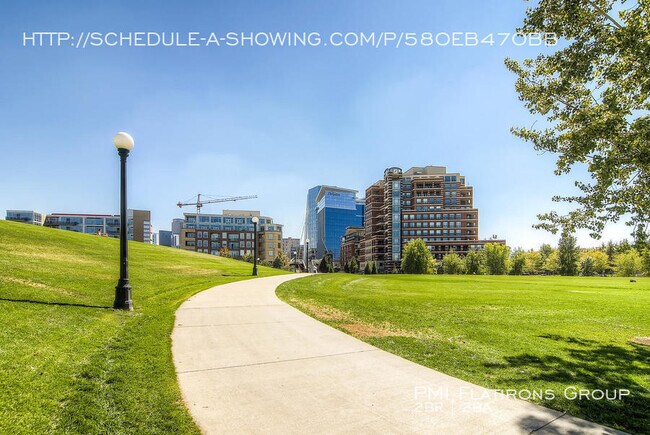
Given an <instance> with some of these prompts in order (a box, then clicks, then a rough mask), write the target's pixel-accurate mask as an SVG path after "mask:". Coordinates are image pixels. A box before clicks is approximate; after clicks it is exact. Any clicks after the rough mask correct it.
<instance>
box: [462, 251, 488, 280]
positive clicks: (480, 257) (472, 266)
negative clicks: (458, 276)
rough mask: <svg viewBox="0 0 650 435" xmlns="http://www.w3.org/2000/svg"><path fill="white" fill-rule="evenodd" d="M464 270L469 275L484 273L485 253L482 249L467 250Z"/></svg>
mask: <svg viewBox="0 0 650 435" xmlns="http://www.w3.org/2000/svg"><path fill="white" fill-rule="evenodd" d="M463 261H464V262H465V272H466V273H468V274H470V275H482V274H484V273H485V255H484V254H483V251H469V252H468V253H467V255H465V258H464V259H463Z"/></svg>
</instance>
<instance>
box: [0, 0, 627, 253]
mask: <svg viewBox="0 0 650 435" xmlns="http://www.w3.org/2000/svg"><path fill="white" fill-rule="evenodd" d="M430 3H431V2H425V1H416V2H412V3H409V4H408V5H395V4H393V3H391V2H387V1H383V2H382V1H379V2H374V3H373V8H372V9H371V8H368V7H367V6H366V5H367V3H366V2H362V1H353V2H342V1H335V2H327V3H326V4H325V3H319V4H314V3H312V4H310V5H306V4H302V3H300V2H286V1H285V2H278V3H276V4H274V5H272V6H271V5H262V6H259V5H258V6H256V7H254V8H251V4H253V3H251V2H241V3H237V2H219V3H218V4H213V3H211V2H198V3H196V4H193V5H192V7H191V8H189V7H188V6H186V5H184V4H182V3H168V4H165V5H157V4H153V3H141V4H139V5H132V4H129V3H128V2H115V3H111V4H110V5H100V4H86V3H85V2H81V1H76V2H69V3H66V4H65V5H53V4H48V3H47V2H34V3H31V4H29V5H21V4H18V3H15V4H6V5H3V6H2V7H1V9H2V11H3V12H4V15H5V16H11V17H12V20H11V22H9V23H7V24H6V25H5V26H3V28H2V29H0V50H1V51H0V55H1V56H2V58H4V59H11V60H12V62H11V68H3V69H2V70H0V87H1V91H2V94H3V95H4V96H5V101H6V103H5V104H4V105H2V106H1V107H0V119H1V120H2V121H0V122H1V123H2V124H1V125H2V127H3V131H4V136H5V137H4V139H5V141H4V145H3V151H4V153H3V154H4V159H3V162H4V165H3V169H4V170H3V172H2V175H0V180H1V181H2V185H3V187H4V188H3V190H2V192H1V193H0V207H2V208H3V209H5V210H6V209H35V210H40V211H43V212H46V213H53V212H72V213H107V214H111V213H115V212H116V211H117V209H118V204H119V203H118V196H117V195H118V188H117V182H118V163H119V161H118V158H117V153H116V152H115V149H114V147H113V145H112V137H113V135H114V134H115V133H116V132H117V131H127V132H129V133H131V134H132V135H133V137H134V139H135V148H134V150H133V151H132V153H131V156H130V158H129V179H130V180H129V208H134V209H147V210H151V212H152V220H153V225H154V228H155V230H161V229H169V228H170V226H171V221H172V219H173V218H175V217H182V214H183V212H184V211H185V210H187V211H190V212H191V208H188V209H184V210H181V209H179V208H178V207H177V206H176V203H177V202H178V201H184V200H186V199H189V198H191V197H193V196H195V195H196V194H197V193H201V194H210V195H223V196H238V195H258V199H256V200H247V201H241V202H236V203H225V204H223V207H222V206H206V207H204V209H203V210H204V212H205V213H219V212H220V211H221V210H223V209H224V208H225V209H233V208H236V209H254V210H260V211H261V212H262V213H263V214H266V215H268V216H271V217H273V218H274V220H275V221H276V222H278V223H281V224H283V225H284V229H285V232H284V236H285V237H298V236H300V234H301V230H302V226H303V222H304V212H305V203H306V196H307V190H308V189H310V188H312V187H314V186H316V185H335V186H339V187H344V188H350V189H355V190H358V191H359V196H360V197H363V192H364V190H365V189H366V188H367V187H368V186H370V185H371V184H372V183H374V182H375V181H377V180H378V179H380V178H381V176H382V174H383V171H384V169H386V168H387V167H392V166H398V167H401V168H403V169H408V168H410V167H412V166H427V165H439V166H446V167H447V169H448V170H449V171H451V172H460V173H463V174H464V175H465V176H466V178H467V183H468V184H469V185H472V186H474V189H475V201H476V202H475V205H476V207H477V208H478V209H479V213H480V224H479V229H480V234H479V236H480V237H481V238H489V237H490V236H491V235H492V234H497V235H498V236H499V237H500V238H505V239H506V240H507V242H508V244H509V245H510V246H511V247H518V246H521V247H523V248H526V249H529V248H535V247H537V246H539V245H540V244H541V243H543V242H549V243H552V244H555V241H556V240H557V238H558V236H553V235H550V234H548V233H546V232H543V231H539V230H534V229H533V228H531V225H532V224H534V223H535V222H536V221H537V220H536V217H535V216H536V215H537V214H538V213H541V212H545V211H548V210H550V209H558V210H563V209H565V208H564V207H563V206H561V205H559V204H554V203H552V202H551V197H552V196H553V195H555V194H567V193H570V192H573V191H574V187H573V181H572V179H571V178H567V177H556V176H555V175H553V169H554V157H553V156H551V155H538V154H537V153H536V152H535V151H534V150H533V149H532V147H531V146H530V145H529V144H526V143H523V142H521V141H520V140H519V139H517V138H515V137H514V136H512V135H511V134H510V132H509V128H510V127H512V126H518V125H527V126H530V125H532V124H533V123H535V122H541V120H539V119H536V118H534V117H533V116H531V115H530V114H529V113H528V112H527V110H526V109H525V108H524V107H523V106H522V103H521V102H520V101H518V98H517V95H516V93H515V90H514V82H515V77H514V76H513V75H512V74H510V73H509V72H508V71H507V70H506V68H505V66H504V65H503V59H504V58H505V57H506V56H511V57H515V58H518V59H521V58H524V57H532V56H535V55H536V54H537V53H539V52H540V51H541V50H543V48H540V47H529V46H522V47H518V46H515V45H514V44H506V45H504V46H480V47H450V46H447V47H412V48H400V49H396V48H392V47H383V48H379V49H374V48H372V47H323V46H321V47H230V48H226V47H224V48H223V50H222V49H211V48H208V47H169V48H167V47H113V48H111V47H94V48H88V49H78V50H77V49H74V48H71V47H24V46H23V45H22V43H23V41H22V34H23V32H36V31H69V32H71V33H74V32H81V31H86V32H91V31H101V32H108V31H140V30H143V31H152V30H157V31H169V32H182V33H187V32H192V31H196V32H204V33H209V32H211V31H224V32H225V31H236V32H255V31H259V32H261V31H298V32H311V31H314V32H316V31H317V32H322V33H328V32H330V33H331V32H336V31H342V32H346V31H355V32H362V31H364V32H371V31H377V32H379V31H386V30H392V31H409V32H411V31H412V32H424V31H434V32H437V31H446V32H453V31H472V32H477V33H480V34H488V33H491V32H514V30H515V29H516V28H517V27H518V26H520V25H521V23H522V20H523V17H524V13H525V8H526V6H527V4H526V3H525V2H523V1H522V2H515V3H512V4H508V5H506V4H501V3H493V4H485V3H483V2H478V1H461V2H453V1H450V0H448V1H442V2H437V3H436V4H430ZM116 23H119V24H116ZM574 172H575V171H574ZM585 174H586V172H584V171H583V172H581V171H580V170H577V177H578V178H581V177H584V176H585ZM630 232H631V229H630V228H628V227H625V226H623V225H611V226H610V227H609V228H608V230H607V231H606V232H605V234H604V235H603V238H602V239H601V240H599V241H592V240H591V239H590V238H589V237H588V236H585V234H584V233H580V234H579V243H580V244H581V245H582V246H595V245H600V243H602V242H604V241H607V240H608V239H610V238H611V239H614V240H617V239H621V238H628V239H629V238H630V236H629V233H630Z"/></svg>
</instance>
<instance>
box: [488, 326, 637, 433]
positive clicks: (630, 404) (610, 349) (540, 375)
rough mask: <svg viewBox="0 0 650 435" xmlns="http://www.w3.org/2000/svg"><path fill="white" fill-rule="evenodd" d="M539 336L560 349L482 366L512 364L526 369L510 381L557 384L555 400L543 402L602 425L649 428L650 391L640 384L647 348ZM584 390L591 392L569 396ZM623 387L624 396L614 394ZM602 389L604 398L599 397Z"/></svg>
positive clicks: (523, 383)
mask: <svg viewBox="0 0 650 435" xmlns="http://www.w3.org/2000/svg"><path fill="white" fill-rule="evenodd" d="M539 338H542V339H545V340H554V341H557V342H558V348H559V350H558V351H557V352H556V353H554V354H546V355H533V354H521V355H515V356H507V357H505V358H504V359H505V363H499V364H486V365H485V366H486V367H488V368H498V369H508V368H514V369H516V370H517V372H518V373H525V375H522V376H521V377H520V378H519V379H515V380H513V381H514V383H515V384H519V386H523V385H525V384H526V383H529V382H530V381H542V382H548V383H549V386H550V385H553V384H555V385H553V386H556V385H557V384H558V383H559V384H562V385H563V386H562V387H561V388H562V389H561V390H560V391H555V396H556V397H555V399H553V400H547V401H545V402H543V404H544V405H547V406H550V407H553V408H555V409H559V410H562V411H566V412H568V413H569V414H573V415H576V416H578V417H583V418H586V419H587V420H591V421H594V422H597V423H601V424H604V425H608V426H615V427H619V428H623V429H624V430H628V431H632V432H636V433H650V419H648V418H647V416H648V415H650V391H649V390H648V388H647V387H646V386H645V385H643V384H642V383H641V382H647V378H648V373H649V370H650V348H648V347H647V346H643V345H640V344H636V343H630V344H629V345H628V346H620V345H613V344H602V343H599V342H597V341H593V340H587V339H581V338H576V337H563V336H559V335H551V334H548V335H542V336H539ZM643 379H646V381H643ZM513 387H516V385H513ZM524 388H525V387H524ZM565 388H575V389H570V390H565ZM583 389H584V390H589V391H591V392H595V394H594V395H590V397H584V396H583V397H573V396H574V395H577V393H578V391H579V390H583ZM624 390H628V391H629V395H619V394H618V393H620V392H621V391H624ZM601 391H602V392H605V393H606V394H608V395H609V397H607V396H606V397H604V398H598V397H599V396H600V394H601V393H600V392H601Z"/></svg>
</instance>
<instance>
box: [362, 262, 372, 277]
mask: <svg viewBox="0 0 650 435" xmlns="http://www.w3.org/2000/svg"><path fill="white" fill-rule="evenodd" d="M370 273H371V270H370V262H369V261H366V267H364V268H363V274H364V275H370Z"/></svg>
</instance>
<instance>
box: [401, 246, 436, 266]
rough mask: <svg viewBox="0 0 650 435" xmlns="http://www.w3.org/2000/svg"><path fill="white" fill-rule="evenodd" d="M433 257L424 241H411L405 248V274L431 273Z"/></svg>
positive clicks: (403, 263)
mask: <svg viewBox="0 0 650 435" xmlns="http://www.w3.org/2000/svg"><path fill="white" fill-rule="evenodd" d="M433 264H434V261H433V257H432V256H431V252H429V248H427V245H425V244H424V241H423V240H422V239H415V240H411V241H410V242H409V243H408V244H407V245H406V247H405V248H404V255H403V257H402V271H403V272H404V273H419V274H422V273H431V272H432V271H433Z"/></svg>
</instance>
